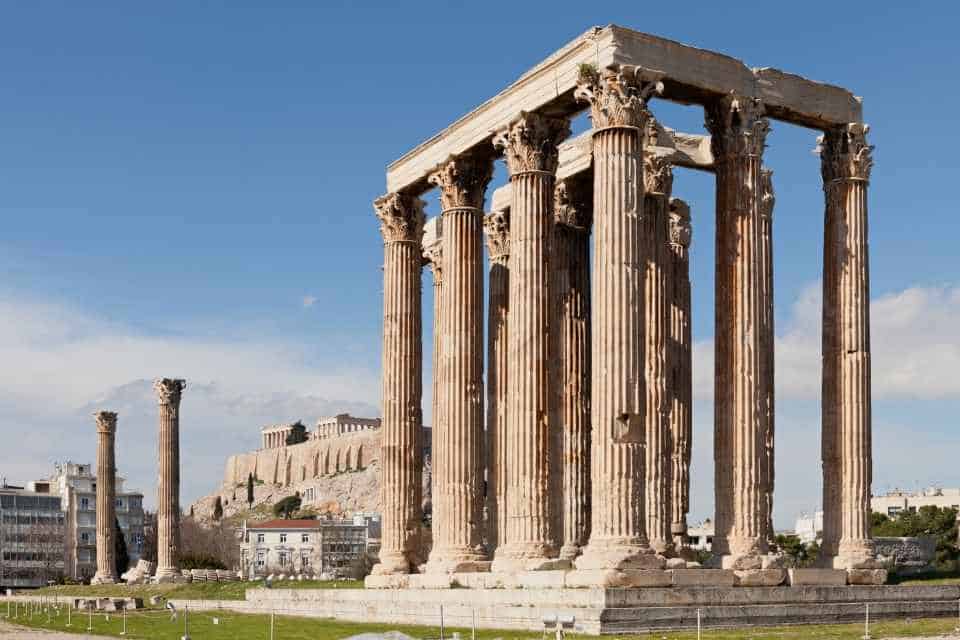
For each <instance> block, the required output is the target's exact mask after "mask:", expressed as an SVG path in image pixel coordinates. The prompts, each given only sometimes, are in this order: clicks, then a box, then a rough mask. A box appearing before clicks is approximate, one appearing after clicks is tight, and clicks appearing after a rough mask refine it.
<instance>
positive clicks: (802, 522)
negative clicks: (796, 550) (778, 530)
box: [793, 511, 823, 544]
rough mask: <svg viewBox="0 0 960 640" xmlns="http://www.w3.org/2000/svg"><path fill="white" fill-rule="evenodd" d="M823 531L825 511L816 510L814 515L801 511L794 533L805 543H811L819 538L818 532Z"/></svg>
mask: <svg viewBox="0 0 960 640" xmlns="http://www.w3.org/2000/svg"><path fill="white" fill-rule="evenodd" d="M822 532H823V511H815V512H814V513H813V515H810V514H809V513H801V514H800V517H798V518H797V520H796V522H795V523H794V526H793V533H794V535H796V536H797V537H798V538H800V542H802V543H803V544H810V543H811V542H815V541H816V540H817V537H818V534H819V533H822Z"/></svg>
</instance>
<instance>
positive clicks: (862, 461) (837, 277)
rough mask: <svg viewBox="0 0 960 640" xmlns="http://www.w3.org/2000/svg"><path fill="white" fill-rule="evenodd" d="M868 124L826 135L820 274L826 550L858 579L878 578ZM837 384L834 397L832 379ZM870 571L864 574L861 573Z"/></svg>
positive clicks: (823, 141)
mask: <svg viewBox="0 0 960 640" xmlns="http://www.w3.org/2000/svg"><path fill="white" fill-rule="evenodd" d="M867 131H868V127H866V126H865V125H862V124H850V125H846V126H842V127H838V128H836V129H831V130H828V131H826V132H825V134H824V136H823V138H821V148H820V155H821V166H822V174H823V182H824V193H825V196H826V214H825V224H824V278H823V287H824V295H823V298H824V300H823V381H824V391H825V394H824V399H823V430H824V432H823V438H824V450H825V451H826V450H827V449H829V448H833V450H834V452H835V453H834V455H833V456H825V460H824V538H825V539H824V553H826V554H836V557H834V558H833V566H834V567H836V568H842V569H847V570H848V571H850V572H851V581H853V582H874V581H877V582H880V581H882V580H883V579H885V577H886V576H885V573H884V572H883V571H882V570H878V568H879V565H877V564H876V563H875V561H874V546H873V540H872V539H871V534H870V485H871V482H872V472H873V453H872V437H871V398H870V269H869V259H868V227H867V184H868V182H869V180H870V169H871V167H872V165H873V158H872V149H873V147H871V146H869V145H868V144H867V141H866V133H867ZM828 381H829V383H830V384H831V386H832V389H830V392H829V394H827V393H826V391H827V384H828ZM858 570H867V571H858Z"/></svg>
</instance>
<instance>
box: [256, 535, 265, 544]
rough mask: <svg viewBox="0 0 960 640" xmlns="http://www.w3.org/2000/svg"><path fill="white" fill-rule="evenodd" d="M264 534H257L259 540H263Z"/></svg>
mask: <svg viewBox="0 0 960 640" xmlns="http://www.w3.org/2000/svg"><path fill="white" fill-rule="evenodd" d="M263 539H264V535H263V534H262V533H258V534H257V542H263Z"/></svg>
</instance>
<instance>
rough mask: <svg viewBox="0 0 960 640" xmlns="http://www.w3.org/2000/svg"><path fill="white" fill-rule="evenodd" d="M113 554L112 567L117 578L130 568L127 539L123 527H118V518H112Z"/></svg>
mask: <svg viewBox="0 0 960 640" xmlns="http://www.w3.org/2000/svg"><path fill="white" fill-rule="evenodd" d="M113 555H114V562H115V564H114V568H115V569H116V571H117V577H118V578H119V577H120V576H121V575H123V574H124V573H126V572H127V569H129V568H130V555H129V554H128V553H127V539H126V538H125V537H124V535H123V529H121V528H120V520H119V518H114V519H113Z"/></svg>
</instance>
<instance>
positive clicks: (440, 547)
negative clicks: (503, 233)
mask: <svg viewBox="0 0 960 640" xmlns="http://www.w3.org/2000/svg"><path fill="white" fill-rule="evenodd" d="M492 173H493V161H492V160H491V159H490V158H485V157H480V156H472V155H468V156H460V157H456V158H451V159H449V160H447V161H446V162H444V163H443V164H441V165H440V166H439V167H438V168H437V170H436V171H435V172H434V173H433V174H431V176H430V182H431V183H432V184H435V185H437V186H439V187H440V205H441V209H442V213H441V215H442V217H443V261H444V267H443V269H444V273H443V307H444V320H443V323H444V327H443V329H444V338H443V339H444V348H443V351H442V352H441V354H440V358H441V362H440V370H441V371H442V372H443V374H442V375H443V384H444V385H445V387H446V388H445V390H444V392H443V394H442V395H443V409H442V410H443V422H442V424H440V425H438V426H435V427H434V429H433V447H434V448H433V482H434V485H433V486H434V495H433V549H432V550H431V552H430V560H429V562H428V571H431V572H457V571H476V570H478V569H485V568H487V566H488V565H486V564H484V561H485V560H486V558H487V556H486V553H485V552H484V549H483V530H482V521H483V246H482V244H483V243H482V231H481V226H482V218H483V197H484V192H485V191H486V188H487V183H488V182H490V178H491V176H492ZM438 427H439V428H438Z"/></svg>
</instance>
